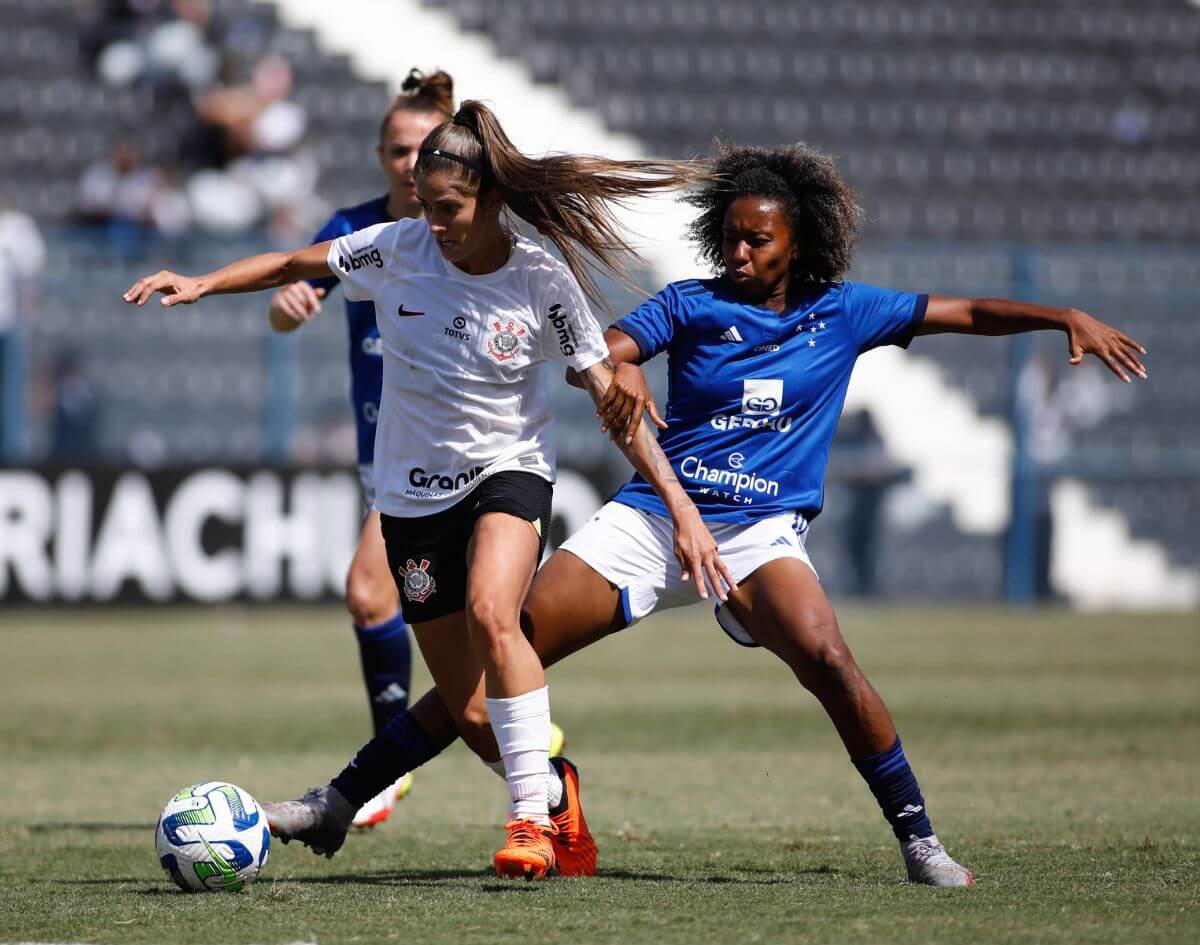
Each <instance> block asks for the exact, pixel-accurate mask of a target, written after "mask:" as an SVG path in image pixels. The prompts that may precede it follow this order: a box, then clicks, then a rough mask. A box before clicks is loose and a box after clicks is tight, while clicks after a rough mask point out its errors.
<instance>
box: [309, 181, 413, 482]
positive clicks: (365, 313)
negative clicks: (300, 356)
mask: <svg viewBox="0 0 1200 945" xmlns="http://www.w3.org/2000/svg"><path fill="white" fill-rule="evenodd" d="M387 201H388V198H387V197H386V196H384V197H378V198H376V199H375V200H368V201H367V202H366V203H360V204H359V205H358V206H356V207H344V208H343V209H341V210H338V211H337V212H336V213H335V214H334V215H333V216H332V217H330V218H329V222H328V223H326V224H325V225H324V226H323V227H321V231H320V232H319V233H318V234H317V235H316V236H315V237H314V238H313V242H314V243H324V242H325V241H326V240H332V239H337V238H338V237H339V236H346V235H347V234H349V233H354V232H356V231H357V230H365V229H366V228H367V227H369V226H375V224H377V223H389V222H391V220H392V217H391V216H389V214H388V212H387ZM309 281H310V282H311V283H312V285H313V286H314V287H319V288H322V289H324V290H325V292H326V294H328V293H330V292H332V291H333V289H334V287H335V286H337V284H338V280H337V277H336V276H330V277H329V278H327V279H310V280H309ZM346 327H347V329H348V330H349V332H350V400H351V402H352V403H353V404H354V425H355V429H356V430H357V432H358V462H359V464H360V465H366V464H368V463H371V462H373V460H374V457H375V424H376V422H377V420H378V418H379V398H380V395H381V394H382V392H383V347H382V343H381V342H380V340H379V328H378V327H377V326H376V324H375V304H374V303H373V302H351V301H350V300H349V299H347V300H346Z"/></svg>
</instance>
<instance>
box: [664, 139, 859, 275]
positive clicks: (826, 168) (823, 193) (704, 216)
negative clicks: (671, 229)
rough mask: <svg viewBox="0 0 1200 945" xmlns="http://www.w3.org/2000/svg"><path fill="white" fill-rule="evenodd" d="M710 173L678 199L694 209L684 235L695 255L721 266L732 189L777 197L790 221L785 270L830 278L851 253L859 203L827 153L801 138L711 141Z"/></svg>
mask: <svg viewBox="0 0 1200 945" xmlns="http://www.w3.org/2000/svg"><path fill="white" fill-rule="evenodd" d="M709 166H710V168H711V170H712V171H713V176H712V177H711V178H710V180H709V182H708V183H706V184H704V185H703V186H702V187H701V188H700V189H699V190H697V191H695V192H693V193H691V194H689V195H688V196H687V197H686V198H685V199H686V200H687V202H688V203H690V204H691V205H692V206H694V207H696V209H698V210H699V211H700V214H699V216H697V217H696V219H695V220H694V221H692V224H691V226H690V227H688V238H689V239H690V240H691V241H692V242H693V243H695V244H696V246H697V248H698V249H699V253H700V256H699V258H700V259H701V261H703V262H706V263H708V264H709V265H710V266H712V268H713V271H715V272H721V271H723V270H724V269H725V259H724V255H723V253H722V251H721V245H722V242H723V230H724V226H725V212H726V211H727V210H728V209H729V205H730V204H731V203H733V202H734V201H735V200H737V199H738V198H739V197H767V198H770V199H774V200H778V201H779V203H780V204H782V206H783V208H784V211H785V212H786V213H787V217H788V220H789V221H790V222H791V226H792V241H793V243H794V244H795V246H796V248H797V253H796V259H795V261H794V262H793V264H792V270H791V278H792V279H795V280H798V281H801V282H837V281H839V280H841V279H843V278H845V276H846V273H847V272H848V271H849V269H850V263H851V261H852V260H853V258H854V246H855V242H856V240H857V237H858V223H859V218H860V217H861V215H862V208H861V207H859V205H858V196H857V194H855V193H854V191H853V190H851V189H850V187H849V185H848V184H847V183H846V182H845V181H844V180H842V176H841V175H840V174H839V173H838V171H837V167H836V166H835V164H834V162H833V160H832V159H831V158H829V157H826V156H825V155H824V154H821V153H820V152H819V151H817V150H815V149H813V148H810V147H808V145H805V144H791V145H784V146H781V147H777V148H769V149H768V148H755V147H738V146H736V145H731V144H726V143H724V142H721V141H717V142H716V143H715V146H714V149H713V156H712V158H711V159H710V160H709Z"/></svg>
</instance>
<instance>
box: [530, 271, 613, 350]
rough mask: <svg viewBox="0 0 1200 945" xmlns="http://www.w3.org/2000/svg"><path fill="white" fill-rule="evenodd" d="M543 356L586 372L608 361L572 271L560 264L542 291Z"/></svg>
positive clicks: (590, 311) (593, 317) (606, 346)
mask: <svg viewBox="0 0 1200 945" xmlns="http://www.w3.org/2000/svg"><path fill="white" fill-rule="evenodd" d="M538 310H539V311H540V312H542V318H543V320H542V326H541V327H542V352H543V353H544V354H545V356H546V358H547V359H550V358H553V359H554V360H556V361H563V362H565V363H566V364H567V365H569V366H570V367H572V368H574V369H575V370H576V371H586V370H587V369H588V368H590V367H591V366H592V365H594V364H599V363H600V362H601V361H603V360H604V359H605V358H607V357H608V345H607V344H606V343H605V341H604V332H603V331H602V330H601V328H600V323H599V322H598V321H596V316H595V315H593V314H592V309H591V306H589V305H588V303H587V298H586V297H585V296H584V294H583V289H581V288H580V286H579V282H578V280H577V279H576V278H575V276H574V274H572V272H571V270H570V269H568V268H567V267H566V266H564V265H562V264H561V263H559V264H558V266H556V267H555V268H554V269H552V270H550V272H549V273H548V274H547V276H546V278H545V283H544V284H543V286H542V287H541V301H540V305H539V309H538Z"/></svg>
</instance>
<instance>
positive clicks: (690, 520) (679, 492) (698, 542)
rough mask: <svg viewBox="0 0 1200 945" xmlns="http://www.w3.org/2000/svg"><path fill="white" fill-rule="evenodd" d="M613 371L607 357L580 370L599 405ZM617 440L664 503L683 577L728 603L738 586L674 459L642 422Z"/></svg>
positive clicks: (701, 591)
mask: <svg viewBox="0 0 1200 945" xmlns="http://www.w3.org/2000/svg"><path fill="white" fill-rule="evenodd" d="M613 369H614V365H613V363H612V361H611V360H609V359H608V358H605V359H604V360H603V361H601V362H600V363H599V364H594V365H592V366H591V367H590V368H588V369H587V370H586V371H581V372H579V380H580V383H581V386H582V387H583V388H584V390H586V391H587V392H588V393H589V394H590V395H591V397H592V400H593V401H594V402H595V403H596V404H597V405H599V404H600V403H601V402H602V401H603V399H604V396H605V394H606V392H607V391H608V389H609V387H610V386H611V385H612V383H613ZM613 439H614V442H615V443H616V444H617V447H618V448H619V449H620V450H621V452H622V453H624V454H625V457H626V458H627V459H628V460H629V462H630V463H631V464H632V465H633V468H634V469H636V470H637V471H638V472H639V473H641V474H642V478H644V479H645V480H646V481H647V482H648V483H650V485H651V487H652V488H653V489H654V491H655V492H657V493H658V495H659V498H661V499H662V500H663V504H664V505H666V507H667V511H668V512H669V513H670V515H671V521H672V523H673V525H674V531H675V559H676V560H677V561H678V562H679V567H680V568H681V569H682V576H683V579H684V580H685V581H688V580H691V581H695V583H696V592H697V593H698V594H699V595H700V597H701V598H704V599H707V598H708V592H707V591H706V590H705V587H704V581H705V578H706V577H707V579H708V583H709V584H711V585H712V589H713V592H714V593H715V594H716V595H717V599H718V600H720V601H722V602H723V601H725V600H726V597H727V595H726V592H725V588H726V587H728V588H729V590H731V591H735V590H737V584H736V583H735V582H734V580H733V577H732V576H731V575H730V573H729V571H728V569H727V568H726V567H725V562H723V561H722V560H721V556H720V555H719V554H717V543H716V540H715V539H714V538H713V537H712V535H711V534H710V533H709V531H708V528H707V527H706V526H705V524H704V521H703V519H701V518H700V511H699V510H698V509H697V508H696V503H694V502H693V501H692V500H691V499H690V498H689V497H688V494H687V493H686V492H684V491H683V486H681V485H680V484H679V479H678V478H677V477H676V476H675V470H673V469H672V468H671V462H670V460H668V459H667V457H666V454H665V453H663V451H662V448H661V447H660V446H659V445H658V441H657V440H656V439H655V438H654V435H653V434H652V433H651V432H650V429H649V428H648V427H646V426H639V427H638V429H637V433H636V435H634V436H633V437H632V438H631V441H630V440H626V439H624V438H622V437H619V436H615V435H614V437H613Z"/></svg>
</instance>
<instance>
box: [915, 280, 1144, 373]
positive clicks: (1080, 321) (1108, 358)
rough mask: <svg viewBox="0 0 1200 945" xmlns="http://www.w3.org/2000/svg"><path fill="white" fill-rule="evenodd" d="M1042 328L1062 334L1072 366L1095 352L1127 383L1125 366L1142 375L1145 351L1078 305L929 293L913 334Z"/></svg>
mask: <svg viewBox="0 0 1200 945" xmlns="http://www.w3.org/2000/svg"><path fill="white" fill-rule="evenodd" d="M1043 329H1057V330H1059V331H1062V332H1065V333H1066V335H1067V346H1068V348H1069V350H1070V352H1071V356H1070V363H1071V364H1079V363H1080V362H1082V361H1083V356H1084V355H1085V354H1094V355H1095V356H1096V357H1098V358H1099V359H1100V360H1101V361H1103V362H1104V363H1105V364H1107V365H1108V367H1109V369H1110V370H1111V371H1112V372H1113V373H1114V374H1116V375H1117V377H1119V378H1120V379H1121V380H1123V381H1124V382H1125V383H1127V384H1128V383H1129V382H1130V378H1129V375H1128V374H1126V373H1125V371H1126V369H1128V370H1129V371H1131V372H1132V373H1134V374H1136V375H1137V376H1138V377H1140V378H1141V379H1142V380H1145V379H1146V369H1145V367H1143V366H1142V362H1141V361H1140V360H1138V357H1137V355H1136V354H1135V352H1140V353H1141V354H1145V353H1146V349H1145V348H1143V347H1142V346H1141V345H1140V344H1138V343H1137V342H1136V341H1134V340H1133V339H1132V338H1130V337H1129V336H1128V335H1126V334H1125V333H1123V332H1120V331H1117V329H1115V328H1113V327H1112V326H1110V325H1106V324H1104V322H1102V321H1100V320H1099V319H1097V318H1093V317H1092V316H1091V315H1089V314H1088V313H1087V312H1084V311H1081V310H1079V309H1077V308H1052V307H1050V306H1048V305H1034V304H1032V303H1031V302H1017V301H1014V300H1012V299H959V298H951V297H949V296H944V295H931V296H930V297H929V306H928V307H927V308H926V309H925V319H924V321H922V322H921V325H920V327H919V328H917V334H918V335H934V334H939V333H942V332H957V333H961V334H967V335H1015V334H1019V333H1020V332H1024V331H1040V330H1043Z"/></svg>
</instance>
